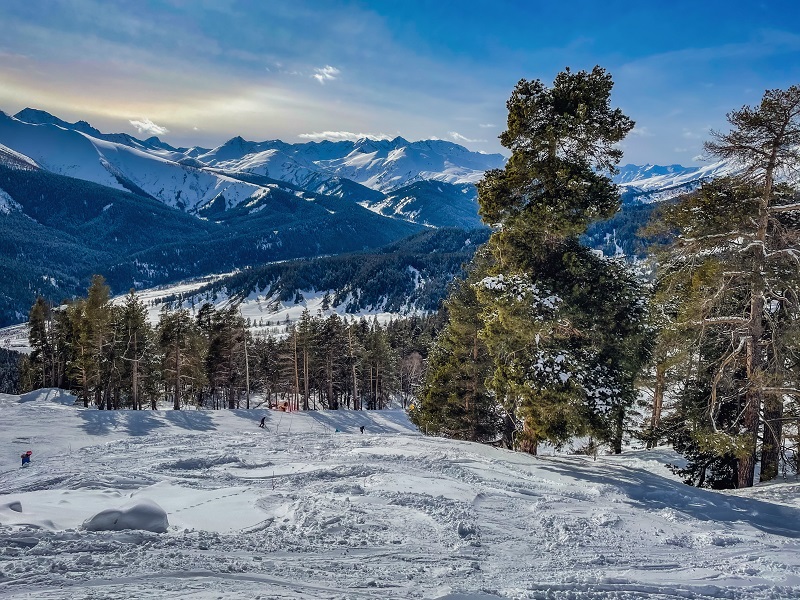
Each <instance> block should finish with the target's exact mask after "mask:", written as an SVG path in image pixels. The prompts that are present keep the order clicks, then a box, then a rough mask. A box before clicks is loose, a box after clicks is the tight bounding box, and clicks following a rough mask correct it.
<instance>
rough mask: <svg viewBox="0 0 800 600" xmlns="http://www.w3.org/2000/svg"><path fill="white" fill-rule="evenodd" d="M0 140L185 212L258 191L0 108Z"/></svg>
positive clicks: (58, 167)
mask: <svg viewBox="0 0 800 600" xmlns="http://www.w3.org/2000/svg"><path fill="white" fill-rule="evenodd" d="M45 114H46V113H45ZM87 127H88V124H87ZM89 129H91V128H90V127H89ZM106 137H108V136H106ZM128 137H129V136H128ZM131 139H132V138H131ZM0 143H2V144H4V145H5V146H7V147H9V148H11V149H13V150H14V151H16V152H18V153H21V154H24V155H25V156H27V157H30V158H31V159H32V160H34V161H35V162H36V163H38V164H39V165H40V166H41V167H43V168H45V169H47V170H49V171H52V172H53V173H57V174H59V175H67V176H69V177H75V178H78V179H85V180H88V181H92V182H95V183H99V184H101V185H105V186H108V187H111V188H115V189H129V190H132V191H136V192H139V193H142V192H143V193H145V194H147V195H149V196H151V197H153V198H156V199H158V200H161V201H162V202H164V203H165V204H167V205H169V206H172V207H177V208H181V209H185V210H188V211H196V210H197V209H199V208H201V207H202V206H204V205H206V204H209V203H211V202H212V201H214V199H216V198H217V197H220V196H222V197H224V198H225V200H226V204H227V205H228V206H238V205H239V204H241V203H243V202H245V201H247V200H249V199H250V198H251V197H253V196H254V195H259V194H263V193H264V190H263V189H262V188H261V187H259V186H256V185H253V184H250V183H245V182H242V181H238V180H235V179H231V178H229V177H225V176H223V175H220V174H218V173H213V172H211V171H207V170H203V169H197V168H193V167H190V166H186V165H183V164H179V163H177V162H174V161H173V160H168V159H167V158H163V157H161V156H159V155H158V152H155V151H153V150H151V149H149V148H146V147H144V146H142V147H139V148H137V147H134V146H132V145H127V144H124V143H119V142H115V141H108V140H107V139H100V138H96V137H93V136H92V135H90V134H89V133H85V132H83V131H79V130H77V129H74V128H71V129H70V128H65V127H63V126H62V125H59V124H56V123H45V124H31V123H26V122H24V121H21V120H19V119H17V118H15V117H9V116H8V115H5V114H4V113H0ZM173 154H174V153H173Z"/></svg>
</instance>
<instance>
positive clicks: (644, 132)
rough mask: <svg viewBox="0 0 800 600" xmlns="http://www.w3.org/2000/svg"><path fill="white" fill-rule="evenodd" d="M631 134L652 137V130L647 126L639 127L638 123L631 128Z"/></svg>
mask: <svg viewBox="0 0 800 600" xmlns="http://www.w3.org/2000/svg"><path fill="white" fill-rule="evenodd" d="M630 134H631V135H633V136H638V137H653V132H652V131H650V130H649V129H648V128H647V127H639V126H638V125H637V126H636V127H634V128H633V130H631V133H630Z"/></svg>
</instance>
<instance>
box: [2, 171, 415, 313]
mask: <svg viewBox="0 0 800 600" xmlns="http://www.w3.org/2000/svg"><path fill="white" fill-rule="evenodd" d="M298 194H302V195H298ZM212 216H213V215H212ZM421 228H422V226H420V225H416V224H413V223H409V222H407V221H403V220H400V219H390V218H386V217H383V216H381V215H378V214H375V213H374V212H372V211H370V210H367V209H366V208H363V207H361V206H359V205H358V204H355V203H352V202H346V201H341V200H337V199H335V198H332V197H329V196H323V195H318V194H311V193H308V192H297V191H296V190H294V189H291V188H289V189H283V188H281V187H279V186H274V187H273V188H270V189H269V193H268V194H266V195H264V196H263V197H261V198H260V199H259V200H258V201H254V203H253V205H252V206H251V207H249V208H241V209H238V210H236V209H233V210H227V211H224V210H223V214H221V215H219V216H218V218H216V219H215V220H211V219H208V218H205V219H198V218H196V217H194V216H191V215H189V214H187V213H185V212H184V211H181V210H178V209H175V208H172V207H169V206H166V205H164V204H163V203H161V202H159V201H157V200H155V199H152V198H144V197H141V196H139V195H136V194H133V193H131V192H127V191H122V190H117V189H113V188H109V187H106V186H101V185H98V184H94V183H91V182H88V181H83V180H80V179H75V178H72V177H66V176H63V175H57V174H54V173H50V172H47V171H44V170H40V169H20V168H9V167H7V166H3V165H2V164H0V258H1V259H2V260H0V279H2V280H3V281H4V285H3V286H2V288H0V325H7V324H11V323H17V322H19V321H21V320H22V319H24V318H25V317H26V316H27V311H28V309H29V308H30V306H31V304H32V303H33V301H34V300H35V299H36V296H37V295H43V296H44V297H45V298H48V299H49V300H50V301H51V302H55V303H58V302H60V301H61V300H62V299H63V298H65V297H70V296H73V295H75V294H76V293H80V292H83V291H84V290H85V288H86V286H87V285H88V282H89V279H90V278H91V275H92V274H93V273H102V274H104V275H105V277H106V278H107V279H108V281H109V283H110V285H111V286H112V288H113V289H114V291H115V292H117V293H125V292H126V291H127V290H128V289H130V288H131V287H149V286H152V285H157V284H163V283H167V282H171V281H176V280H180V279H184V278H187V277H196V276H201V275H206V274H208V273H220V272H227V271H231V270H233V269H236V268H242V267H246V266H251V265H261V264H264V263H268V262H272V261H276V260H286V259H292V258H299V257H309V256H317V255H320V254H339V253H343V252H353V251H358V250H363V249H365V248H376V247H381V246H384V245H386V244H387V243H390V242H393V241H395V240H398V239H401V238H404V237H407V236H409V235H411V234H413V233H416V232H417V231H419V230H420V229H421Z"/></svg>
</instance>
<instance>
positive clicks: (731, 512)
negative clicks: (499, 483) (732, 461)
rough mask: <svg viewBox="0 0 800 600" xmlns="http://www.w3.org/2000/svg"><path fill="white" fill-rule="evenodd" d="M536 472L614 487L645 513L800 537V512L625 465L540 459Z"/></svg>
mask: <svg viewBox="0 0 800 600" xmlns="http://www.w3.org/2000/svg"><path fill="white" fill-rule="evenodd" d="M537 463H538V464H537V466H538V468H540V469H543V470H545V471H550V472H552V473H555V474H557V475H560V476H562V477H564V478H574V479H578V480H581V481H587V482H591V483H594V484H597V485H599V486H609V485H610V486H616V487H617V488H618V489H619V491H620V493H621V494H622V495H624V496H627V498H628V501H629V503H630V504H632V505H634V506H636V507H638V508H643V509H646V510H651V511H655V510H663V509H672V510H675V511H677V512H680V513H683V514H686V515H688V516H690V517H692V518H695V519H698V520H701V521H716V522H722V523H735V522H744V523H747V524H749V525H752V526H753V527H755V528H756V529H759V530H761V531H764V532H765V533H770V534H773V535H780V536H784V537H790V538H798V537H800V509H798V508H794V507H790V506H781V505H777V504H772V503H769V502H763V501H761V500H754V499H752V498H742V497H740V496H733V495H729V494H725V493H721V492H715V491H712V490H708V489H703V488H696V487H692V486H689V485H686V484H683V483H679V482H677V481H673V480H671V479H667V478H666V477H661V476H659V475H656V474H654V473H650V472H648V471H645V470H643V469H635V468H632V467H625V466H622V465H615V466H614V468H608V467H605V466H603V465H602V464H599V463H596V462H592V463H587V464H586V465H582V464H580V463H577V462H575V461H569V463H567V462H560V461H558V459H549V458H540V459H539V460H538V461H537Z"/></svg>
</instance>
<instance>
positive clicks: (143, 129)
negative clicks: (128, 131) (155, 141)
mask: <svg viewBox="0 0 800 600" xmlns="http://www.w3.org/2000/svg"><path fill="white" fill-rule="evenodd" d="M128 122H129V123H130V124H131V125H133V126H134V127H136V131H138V132H139V133H148V134H150V135H164V134H165V133H169V129H167V128H166V127H161V125H156V124H155V123H153V122H152V121H151V120H150V119H142V120H140V121H139V120H131V121H128Z"/></svg>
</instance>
